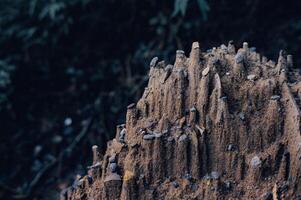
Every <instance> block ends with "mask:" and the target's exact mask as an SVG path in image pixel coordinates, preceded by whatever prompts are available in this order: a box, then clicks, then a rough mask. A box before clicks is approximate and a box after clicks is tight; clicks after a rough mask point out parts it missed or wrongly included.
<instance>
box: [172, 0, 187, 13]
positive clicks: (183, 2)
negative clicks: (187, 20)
mask: <svg viewBox="0 0 301 200" xmlns="http://www.w3.org/2000/svg"><path fill="white" fill-rule="evenodd" d="M187 3H188V0H175V4H174V10H173V13H172V17H174V16H176V15H177V14H178V13H179V12H181V14H182V16H185V13H186V8H187Z"/></svg>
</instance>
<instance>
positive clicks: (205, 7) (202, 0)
mask: <svg viewBox="0 0 301 200" xmlns="http://www.w3.org/2000/svg"><path fill="white" fill-rule="evenodd" d="M197 2H198V5H199V9H200V11H201V14H202V16H203V19H204V20H207V13H208V12H209V10H210V6H209V4H208V3H207V1H206V0H197Z"/></svg>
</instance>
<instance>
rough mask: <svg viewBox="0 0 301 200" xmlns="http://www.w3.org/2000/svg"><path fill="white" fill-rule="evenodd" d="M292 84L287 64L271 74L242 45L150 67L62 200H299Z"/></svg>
mask: <svg viewBox="0 0 301 200" xmlns="http://www.w3.org/2000/svg"><path fill="white" fill-rule="evenodd" d="M300 80H301V76H300V75H299V73H298V72H297V71H296V70H295V69H294V67H293V60H292V56H291V55H285V52H283V51H280V53H279V59H278V62H277V63H276V64H275V63H274V62H273V61H271V60H268V59H267V58H266V57H263V56H261V55H260V54H258V53H257V52H256V49H255V48H250V47H249V46H248V43H246V42H245V43H244V44H243V47H242V48H240V49H238V50H237V51H236V49H235V47H234V45H233V43H232V42H229V44H228V46H225V45H221V46H220V47H218V48H213V49H211V50H208V51H207V52H201V51H200V48H199V44H198V43H197V42H195V43H193V44H192V49H191V52H190V55H189V57H186V55H185V53H184V51H181V50H178V51H177V52H176V60H175V63H174V65H171V64H166V63H164V61H158V58H157V57H156V58H153V59H152V61H151V63H150V72H149V83H148V86H147V87H146V88H145V90H144V93H143V96H142V97H141V99H140V100H139V101H138V102H137V104H131V105H129V106H128V108H127V114H126V122H125V124H123V125H118V126H117V131H116V137H115V139H113V140H112V141H109V142H108V146H107V151H106V153H105V154H104V155H99V153H98V151H97V146H93V163H92V166H90V167H88V174H87V175H86V176H84V177H78V179H77V180H76V181H75V182H74V184H73V186H72V187H70V188H69V189H67V190H66V191H63V192H62V194H61V199H62V200H63V199H68V200H69V199H70V200H76V199H112V200H115V199H123V200H129V199H133V200H136V199H208V200H209V199H210V200H211V199H265V200H268V199H273V200H280V199H299V198H301V135H300V127H301V126H300V125H301V123H300V106H301V102H300V100H301V82H300Z"/></svg>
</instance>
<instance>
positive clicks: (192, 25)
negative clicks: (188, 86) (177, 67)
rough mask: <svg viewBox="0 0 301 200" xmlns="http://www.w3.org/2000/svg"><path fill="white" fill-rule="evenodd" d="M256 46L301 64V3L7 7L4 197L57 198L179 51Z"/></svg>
mask: <svg viewBox="0 0 301 200" xmlns="http://www.w3.org/2000/svg"><path fill="white" fill-rule="evenodd" d="M229 40H234V41H235V44H236V46H241V44H242V42H243V41H248V42H249V44H250V46H256V47H257V51H258V52H260V53H263V54H265V55H266V56H268V57H269V58H271V59H273V60H276V59H277V57H278V52H279V50H280V49H285V50H286V51H287V52H289V53H290V54H293V55H294V62H295V67H298V66H300V64H301V59H300V57H299V55H300V53H301V45H300V43H301V1H299V0H295V1H292V0H286V1H283V0H281V1H276V0H265V1H262V0H245V1H242V0H167V1H154V0H122V1H117V0H102V1H97V0H68V1H67V0H65V1H64V0H1V1H0V141H1V145H0V155H1V157H0V159H1V160H0V163H1V165H0V198H1V199H57V198H58V196H57V195H58V193H59V191H60V190H61V189H63V188H65V187H67V186H68V185H70V184H72V181H73V180H74V177H75V175H76V174H84V173H85V172H86V166H87V165H89V164H90V163H91V152H90V151H91V146H92V145H94V144H97V145H99V147H100V150H101V151H102V152H103V151H104V150H105V147H106V141H107V140H109V139H111V138H112V137H113V136H114V133H115V127H116V125H117V124H120V123H123V122H124V120H125V110H126V106H127V105H128V104H130V103H132V102H134V101H136V100H137V99H138V98H139V97H140V95H141V92H142V89H143V88H144V87H145V85H146V84H147V77H146V75H147V73H148V68H149V67H148V65H149V61H150V60H151V58H152V57H154V56H158V57H159V58H160V59H165V60H166V61H167V62H173V60H174V54H175V51H176V50H177V49H183V50H185V52H186V54H188V52H189V51H190V46H191V43H192V42H193V41H199V42H200V45H201V49H202V50H206V49H208V48H211V47H213V46H217V45H220V44H222V43H224V44H227V42H228V41H229Z"/></svg>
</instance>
